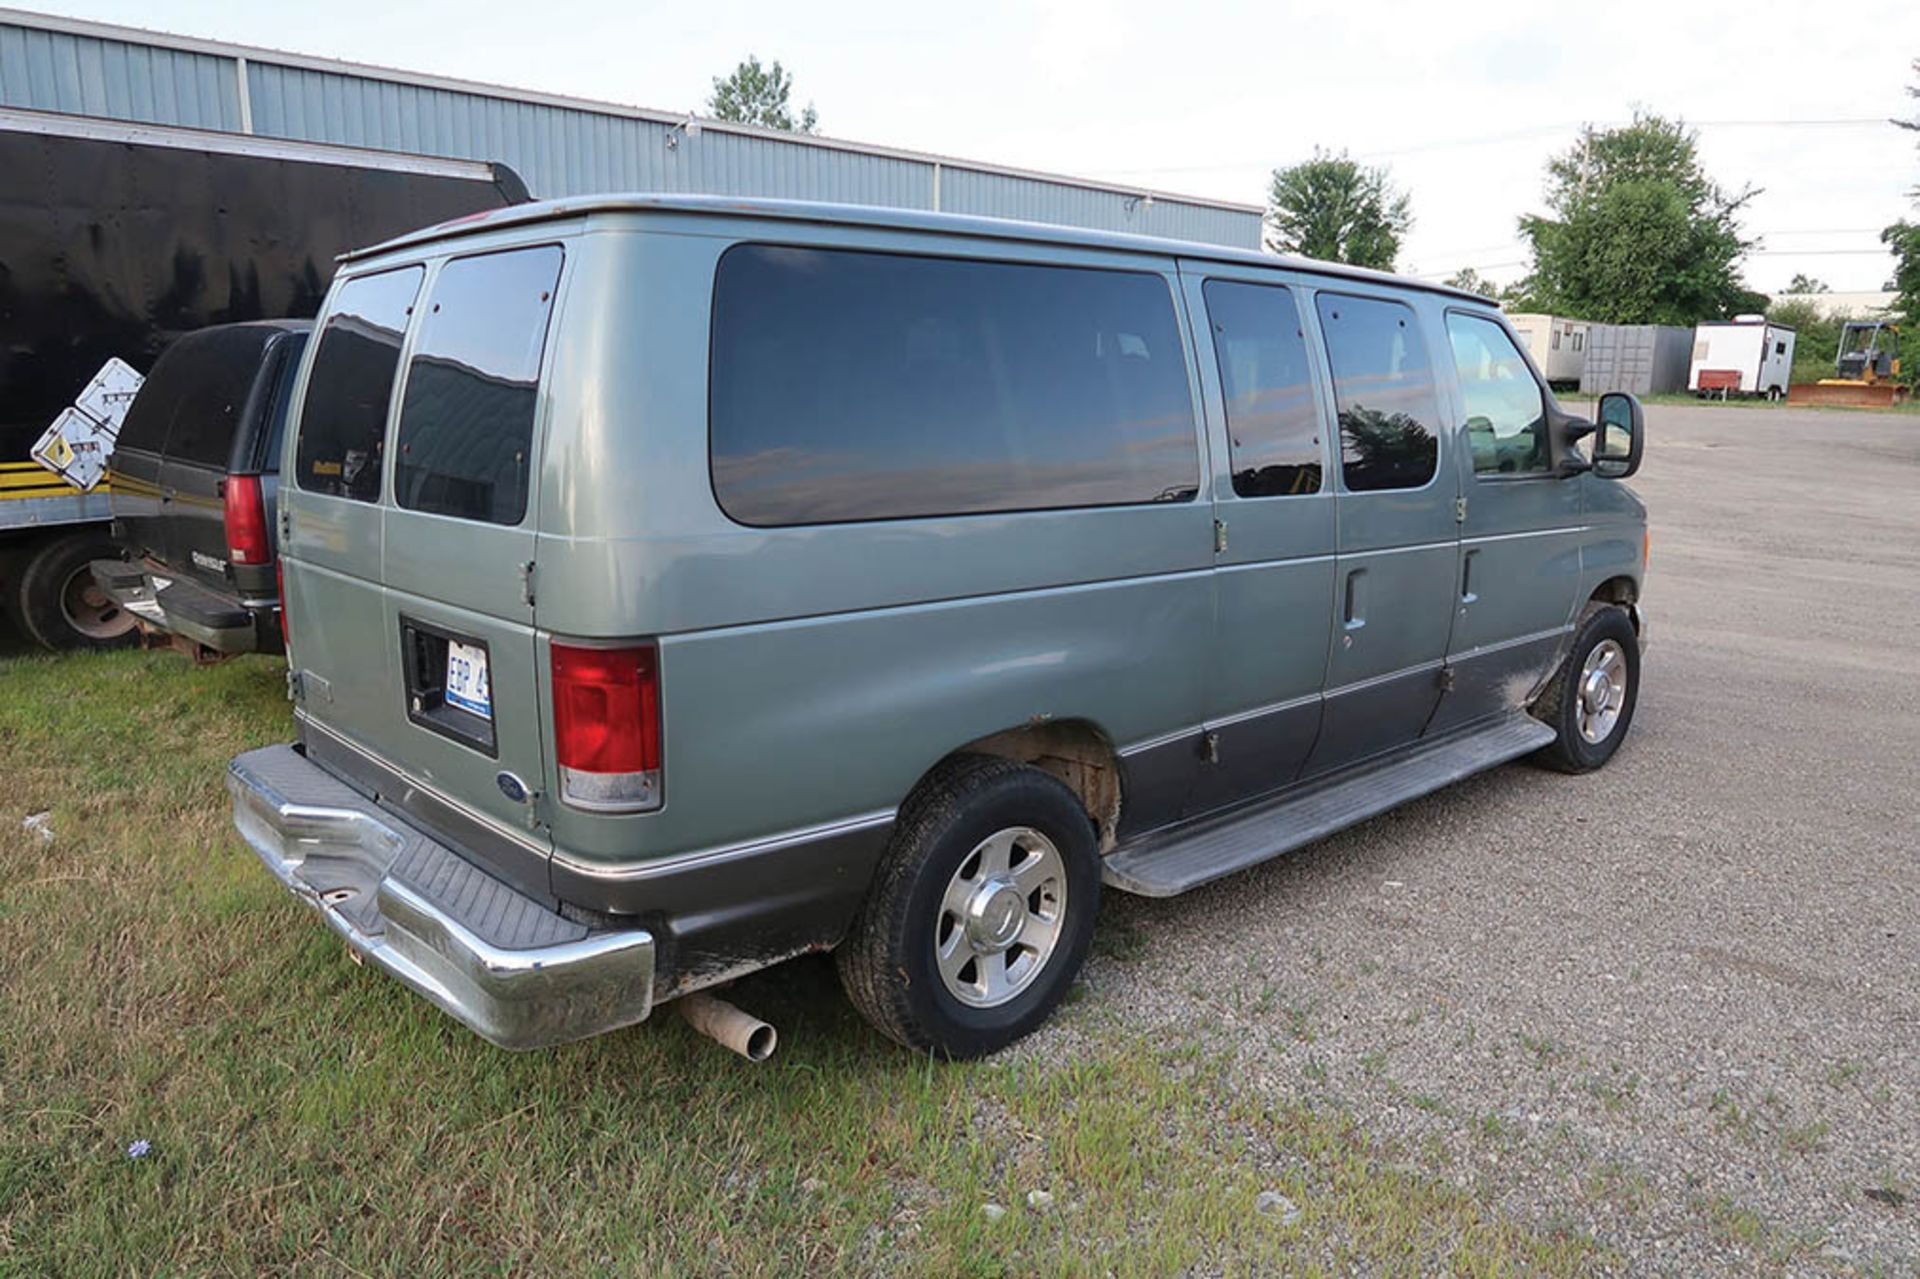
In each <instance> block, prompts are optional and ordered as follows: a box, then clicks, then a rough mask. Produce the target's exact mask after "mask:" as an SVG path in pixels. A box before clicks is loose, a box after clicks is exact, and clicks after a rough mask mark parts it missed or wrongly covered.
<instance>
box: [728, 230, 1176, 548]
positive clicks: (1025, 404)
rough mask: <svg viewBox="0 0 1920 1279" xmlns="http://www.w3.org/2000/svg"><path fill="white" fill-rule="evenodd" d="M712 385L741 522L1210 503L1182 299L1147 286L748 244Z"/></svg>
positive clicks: (1009, 267)
mask: <svg viewBox="0 0 1920 1279" xmlns="http://www.w3.org/2000/svg"><path fill="white" fill-rule="evenodd" d="M710 379H711V380H710V382H709V398H710V403H709V414H710V422H711V430H712V440H711V446H712V462H713V488H714V493H715V496H716V497H717V498H718V499H719V502H720V506H721V508H722V509H723V510H725V511H726V513H727V514H728V515H729V516H730V517H732V518H733V519H735V520H737V521H739V522H740V523H743V524H753V525H781V524H819V523H828V522H833V521H841V520H876V519H897V518H902V517H909V516H926V515H959V514H970V513H975V512H988V511H1023V510H1041V509H1046V508H1053V507H1076V506H1111V505H1120V504H1126V503H1136V502H1169V501H1186V500H1188V499H1190V498H1192V497H1193V496H1194V494H1195V493H1196V492H1197V491H1198V488H1199V482H1200V479H1199V477H1200V459H1199V443H1198V440H1197V439H1196V436H1195V432H1194V425H1193V422H1194V418H1193V393H1192V388H1191V385H1190V383H1189V381H1188V373H1187V358H1186V353H1185V351H1184V350H1183V349H1182V346H1181V337H1180V328H1179V322H1178V320H1177V319H1176V317H1175V314H1174V309H1173V294H1172V291H1171V290H1170V289H1169V288H1168V286H1167V282H1166V280H1165V279H1164V278H1163V277H1161V276H1159V275H1155V274H1151V273H1148V272H1138V271H1116V270H1101V269H1088V268H1082V267H1062V266H1038V265H1029V264H1025V263H1016V262H986V261H977V260H969V259H961V258H933V257H916V256H909V255H904V254H890V253H872V252H855V251H850V250H837V249H835V250H828V249H806V248H789V247H778V246H773V245H739V246H736V247H734V248H732V249H729V250H728V251H727V252H726V254H725V255H724V256H723V257H722V258H721V259H720V266H719V270H718V274H717V276H716V279H715V281H714V296H713V354H712V363H711V366H710Z"/></svg>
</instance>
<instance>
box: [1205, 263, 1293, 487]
mask: <svg viewBox="0 0 1920 1279" xmlns="http://www.w3.org/2000/svg"><path fill="white" fill-rule="evenodd" d="M1205 293H1206V299H1207V322H1208V323H1209V324H1211V325H1212V326H1213V352H1214V355H1215V356H1216V357H1217V358H1218V359H1219V361H1220V388H1221V391H1222V392H1223V393H1224V394H1225V396H1226V405H1227V446H1228V449H1229V450H1230V452H1231V453H1232V455H1233V491H1234V492H1235V493H1237V494H1239V495H1240V496H1241V497H1289V496H1296V495H1301V494H1306V493H1317V492H1319V491H1320V405H1319V403H1318V402H1317V401H1316V400H1315V399H1314V394H1313V371H1312V369H1311V368H1309V367H1308V365H1307V337H1306V330H1305V329H1304V328H1302V327H1301V324H1300V308H1299V307H1298V306H1297V305H1295V303H1294V300H1293V291H1292V290H1291V289H1288V288H1285V287H1284V286H1280V285H1272V284H1241V283H1238V282H1236V281H1232V280H1208V281H1207V282H1206V285H1205Z"/></svg>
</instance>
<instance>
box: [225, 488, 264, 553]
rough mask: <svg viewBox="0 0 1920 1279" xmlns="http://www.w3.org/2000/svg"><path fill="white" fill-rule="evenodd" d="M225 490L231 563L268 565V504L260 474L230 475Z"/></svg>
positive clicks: (228, 548) (228, 547) (228, 549)
mask: <svg viewBox="0 0 1920 1279" xmlns="http://www.w3.org/2000/svg"><path fill="white" fill-rule="evenodd" d="M225 489H226V492H225V503H226V513H227V562H228V563H229V564H265V563H266V562H267V560H268V559H269V558H270V557H271V552H270V551H268V549H267V504H266V502H264V501H263V500H261V497H260V477H259V476H257V475H229V476H228V477H227V480H226V485H225Z"/></svg>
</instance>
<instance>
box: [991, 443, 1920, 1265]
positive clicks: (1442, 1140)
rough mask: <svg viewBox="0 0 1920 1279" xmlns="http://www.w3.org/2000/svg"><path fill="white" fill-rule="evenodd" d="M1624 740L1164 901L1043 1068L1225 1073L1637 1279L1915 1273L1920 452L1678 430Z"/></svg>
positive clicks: (1657, 489) (1111, 918)
mask: <svg viewBox="0 0 1920 1279" xmlns="http://www.w3.org/2000/svg"><path fill="white" fill-rule="evenodd" d="M1648 416H1649V437H1650V444H1649V450H1648V457H1647V461H1646V465H1645V468H1644V470H1643V471H1642V473H1641V475H1640V476H1639V477H1638V478H1637V479H1636V480H1635V481H1634V482H1633V483H1634V485H1635V487H1636V488H1637V489H1638V491H1639V492H1640V493H1641V494H1642V495H1643V496H1644V497H1645V499H1646V501H1647V503H1648V505H1649V507H1650V508H1651V513H1652V527H1653V559H1652V568H1651V572H1650V575H1649V584H1648V590H1647V599H1646V603H1647V606H1648V608H1649V611H1650V615H1651V619H1652V636H1653V645H1652V649H1651V652H1650V654H1649V656H1648V662H1647V667H1646V672H1645V676H1644V687H1643V689H1642V692H1641V696H1640V703H1639V710H1638V718H1637V719H1636V721H1635V724H1634V728H1633V734H1632V736H1631V738H1630V739H1629V740H1628V742H1627V743H1626V745H1625V746H1624V747H1623V749H1622V751H1621V753H1620V754H1619V756H1618V757H1616V759H1615V761H1614V762H1613V764H1612V765H1611V766H1610V767H1609V768H1607V769H1606V770H1604V771H1602V772H1600V773H1598V774H1594V775H1590V776H1586V777H1579V778H1569V777H1562V776H1559V775H1555V774H1551V773H1547V772H1543V771H1540V770H1537V769H1535V768H1532V767H1530V766H1527V765H1514V766H1509V767H1507V768H1503V769H1501V770H1498V771H1497V772H1495V773H1493V774H1490V775H1487V776H1484V777H1481V778H1477V779H1475V780H1473V781H1470V782H1467V783H1465V784H1463V785H1460V786H1458V787H1455V788H1454V789H1452V790H1451V791H1448V792H1445V793H1443V794H1441V795H1437V796H1434V797H1432V798H1430V799H1427V800H1424V801H1421V802H1419V803H1416V804H1413V805H1411V806H1409V807H1407V808H1404V809H1402V810H1400V811H1398V812H1396V813H1393V814H1390V815H1388V816H1386V817H1383V818H1381V819H1378V820H1376V821H1373V822H1370V823H1367V824H1366V825H1364V826H1362V827H1360V828H1357V829H1355V830H1352V831H1349V832H1347V833H1346V834H1344V835H1342V836H1340V837H1338V838H1335V839H1333V840H1330V841H1328V842H1326V843H1324V844H1322V845H1319V846H1317V847H1315V848H1312V849H1309V850H1307V851H1304V852H1302V853H1300V854H1296V855H1295V856H1293V857H1291V858H1288V859H1284V860H1282V861H1281V862H1278V863H1274V864H1272V865H1269V866H1266V867H1263V868H1261V869H1259V870H1257V871H1253V872H1250V873H1248V874H1244V875H1240V876H1237V877H1235V878H1232V879H1230V880H1227V881H1225V882H1223V883H1220V884H1217V885H1214V886H1212V887H1210V888H1208V889H1204V890H1201V891H1199V892H1196V893H1193V894H1190V895H1188V896H1186V897H1183V898H1179V899H1176V900H1173V901H1164V902H1148V901H1141V900H1138V899H1132V898H1123V897H1121V896H1120V895H1119V894H1113V895H1111V896H1110V898H1109V902H1108V905H1107V906H1106V908H1105V916H1104V918H1103V920H1102V938H1101V941H1100V942H1099V944H1098V950H1097V953H1096V957H1095V959H1094V960H1093V962H1092V963H1090V964H1089V966H1088V970H1087V982H1088V984H1089V986H1090V987H1091V988H1092V990H1091V992H1090V994H1091V995H1092V997H1091V998H1089V999H1085V1000H1082V1001H1080V1002H1079V1003H1078V1004H1077V1005H1076V1007H1075V1009H1074V1011H1073V1013H1071V1014H1069V1016H1068V1017H1067V1018H1066V1021H1065V1025H1064V1027H1063V1029H1062V1030H1060V1031H1057V1032H1054V1033H1051V1034H1043V1035H1042V1036H1040V1037H1039V1038H1038V1040H1037V1041H1035V1042H1034V1043H1033V1045H1032V1046H1031V1047H1030V1048H1027V1049H1025V1050H1023V1051H1026V1052H1031V1053H1034V1054H1037V1055H1043V1056H1051V1055H1053V1054H1055V1053H1060V1052H1070V1051H1071V1050H1072V1048H1073V1045H1074V1042H1075V1040H1076V1039H1078V1038H1079V1037H1082V1036H1085V1037H1087V1038H1089V1039H1097V1038H1101V1037H1104V1036H1106V1035H1109V1034H1112V1033H1114V1032H1115V1031H1116V1030H1123V1031H1132V1032H1141V1031H1145V1032H1148V1033H1159V1032H1175V1033H1187V1034H1199V1035H1203V1036H1206V1037H1209V1038H1211V1037H1213V1036H1215V1035H1217V1034H1220V1033H1221V1032H1222V1030H1224V1037H1225V1038H1227V1039H1228V1040H1229V1041H1230V1042H1232V1043H1233V1044H1234V1045H1235V1046H1236V1049H1237V1051H1238V1052H1239V1053H1241V1054H1242V1057H1243V1060H1244V1064H1245V1074H1244V1079H1245V1085H1246V1087H1247V1088H1249V1089H1253V1090H1259V1091H1260V1092H1261V1093H1264V1094H1266V1095H1271V1096H1274V1097H1290V1098H1299V1097H1301V1096H1306V1097H1310V1098H1315V1099H1319V1098H1325V1099H1326V1101H1327V1103H1328V1104H1330V1105H1334V1106H1339V1107H1344V1108H1346V1109H1349V1110H1351V1111H1352V1113H1353V1114H1354V1115H1355V1116H1356V1117H1357V1118H1358V1119H1359V1120H1360V1122H1361V1123H1362V1125H1363V1126H1364V1127H1365V1128H1366V1130H1367V1131H1368V1132H1369V1133H1371V1134H1373V1135H1374V1136H1376V1137H1378V1138H1380V1139H1381V1140H1382V1141H1384V1142H1386V1143H1387V1144H1388V1145H1389V1146H1390V1147H1394V1148H1397V1149H1400V1150H1402V1151H1403V1152H1404V1158H1405V1160H1406V1162H1407V1163H1408V1164H1409V1165H1410V1166H1417V1167H1420V1168H1422V1169H1425V1170H1429V1171H1433V1170H1438V1171H1439V1172H1440V1173H1441V1175H1444V1176H1451V1177H1453V1178H1455V1179H1456V1180H1458V1181H1460V1182H1461V1184H1463V1185H1470V1186H1472V1187H1474V1188H1475V1189H1476V1191H1478V1192H1479V1193H1481V1194H1483V1195H1485V1196H1486V1197H1488V1198H1489V1199H1490V1200H1491V1201H1492V1202H1493V1203H1495V1204H1496V1205H1498V1206H1499V1207H1500V1208H1502V1209H1504V1210H1506V1211H1510V1212H1512V1213H1515V1214H1517V1215H1519V1216H1521V1217H1524V1218H1527V1219H1531V1220H1535V1221H1539V1222H1542V1223H1551V1224H1562V1225H1565V1226H1568V1227H1571V1228H1575V1229H1579V1230H1584V1231H1586V1232H1589V1233H1590V1234H1591V1235H1592V1236H1593V1237H1594V1238H1596V1239H1597V1240H1598V1241H1599V1242H1600V1243H1601V1244H1602V1245H1604V1246H1606V1247H1607V1248H1609V1249H1611V1250H1613V1251H1614V1252H1615V1253H1616V1254H1617V1256H1618V1258H1619V1260H1620V1262H1621V1264H1622V1266H1623V1267H1624V1268H1626V1269H1629V1270H1632V1271H1635V1272H1649V1273H1678V1274H1691V1273H1700V1272H1702V1271H1711V1272H1725V1273H1752V1272H1754V1271H1756V1270H1759V1271H1777V1272H1785V1273H1805V1272H1821V1271H1834V1272H1841V1273H1847V1272H1856V1271H1857V1272H1859V1273H1900V1274H1905V1273H1913V1272H1915V1270H1916V1269H1920V1100H1917V1093H1920V993H1917V992H1920V937H1917V935H1916V934H1917V932H1920V930H1917V929H1916V924H1917V923H1920V872H1917V871H1916V866H1915V853H1916V849H1920V818H1917V817H1916V812H1917V811H1920V809H1917V808H1916V792H1920V681H1916V678H1915V676H1916V674H1917V673H1920V660H1917V659H1916V657H1915V638H1914V637H1915V635H1916V634H1920V417H1916V416H1913V415H1908V414H1901V415H1878V416H1877V415H1872V414H1866V413H1842V412H1831V411H1829V412H1806V411H1796V410H1761V409H1741V408H1717V407H1704V406H1703V407H1691V406H1682V407H1673V406H1656V407H1653V408H1650V410H1649V415H1648Z"/></svg>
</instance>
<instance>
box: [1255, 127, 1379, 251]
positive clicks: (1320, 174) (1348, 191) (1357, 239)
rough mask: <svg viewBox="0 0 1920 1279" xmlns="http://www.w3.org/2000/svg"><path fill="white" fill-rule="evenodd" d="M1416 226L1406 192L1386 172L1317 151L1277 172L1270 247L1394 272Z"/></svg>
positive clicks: (1272, 196) (1270, 201) (1269, 200)
mask: <svg viewBox="0 0 1920 1279" xmlns="http://www.w3.org/2000/svg"><path fill="white" fill-rule="evenodd" d="M1412 226H1413V215H1412V213H1411V212H1410V211H1409V209H1408V204H1407V197H1406V194H1405V193H1404V192H1401V191H1398V190H1396V189H1395V188H1394V186H1393V184H1392V182H1391V181H1389V180H1388V177H1387V171H1386V170H1385V169H1379V168H1371V167H1369V166H1367V165H1363V164H1361V163H1359V162H1358V161H1357V160H1353V159H1350V158H1349V157H1348V156H1347V155H1346V153H1345V152H1342V153H1341V154H1339V155H1334V154H1333V153H1331V152H1328V151H1322V150H1320V149H1318V148H1315V150H1314V153H1313V158H1312V159H1311V160H1303V161H1302V162H1300V163H1299V164H1295V165H1291V166H1289V167H1288V168H1284V169H1275V170H1274V172H1273V185H1272V186H1271V187H1270V188H1269V190H1268V193H1267V234H1266V240H1267V247H1268V248H1270V249H1272V250H1274V251H1275V252H1276V253H1298V254H1302V255H1304V256H1306V257H1310V258H1319V259H1321V260H1322V261H1326V262H1345V263H1349V264H1350V265H1353V266H1370V267H1377V268H1379V269H1380V270H1382V271H1391V270H1392V269H1393V263H1394V259H1395V258H1397V257H1399V255H1400V240H1401V238H1402V237H1403V236H1405V235H1406V233H1407V231H1408V230H1409V229H1410V228H1411V227H1412Z"/></svg>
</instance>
